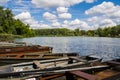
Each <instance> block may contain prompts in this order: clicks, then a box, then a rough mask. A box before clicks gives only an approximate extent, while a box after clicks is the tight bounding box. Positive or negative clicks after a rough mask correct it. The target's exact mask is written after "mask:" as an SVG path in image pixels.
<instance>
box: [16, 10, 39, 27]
mask: <svg viewBox="0 0 120 80" xmlns="http://www.w3.org/2000/svg"><path fill="white" fill-rule="evenodd" d="M14 18H15V19H20V20H21V21H22V22H23V23H25V24H29V25H30V27H31V28H35V27H39V23H38V21H36V20H34V19H33V18H32V16H31V14H30V13H29V12H22V13H20V14H18V15H16V16H15V17H14Z"/></svg>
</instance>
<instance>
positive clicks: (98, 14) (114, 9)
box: [85, 2, 120, 28]
mask: <svg viewBox="0 0 120 80" xmlns="http://www.w3.org/2000/svg"><path fill="white" fill-rule="evenodd" d="M85 14H87V15H92V16H93V17H91V18H89V19H88V20H87V21H88V22H89V23H90V24H92V26H94V28H98V27H108V26H115V25H117V24H118V23H119V22H120V6H119V5H114V3H112V2H103V3H102V4H99V5H97V6H94V7H92V8H90V9H89V10H86V11H85Z"/></svg>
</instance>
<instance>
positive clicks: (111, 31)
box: [34, 25, 120, 37]
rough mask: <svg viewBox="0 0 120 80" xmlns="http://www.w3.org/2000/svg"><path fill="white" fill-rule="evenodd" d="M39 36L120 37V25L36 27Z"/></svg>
mask: <svg viewBox="0 0 120 80" xmlns="http://www.w3.org/2000/svg"><path fill="white" fill-rule="evenodd" d="M34 31H35V34H36V35H37V36H96V37H120V25H117V26H113V27H106V28H98V29H96V30H87V31H86V30H80V29H75V30H70V29H66V28H54V29H36V30H34Z"/></svg>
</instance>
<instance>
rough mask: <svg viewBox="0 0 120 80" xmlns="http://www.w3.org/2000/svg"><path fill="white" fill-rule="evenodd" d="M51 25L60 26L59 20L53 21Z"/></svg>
mask: <svg viewBox="0 0 120 80" xmlns="http://www.w3.org/2000/svg"><path fill="white" fill-rule="evenodd" d="M52 26H53V27H60V26H61V24H60V23H59V22H54V23H52Z"/></svg>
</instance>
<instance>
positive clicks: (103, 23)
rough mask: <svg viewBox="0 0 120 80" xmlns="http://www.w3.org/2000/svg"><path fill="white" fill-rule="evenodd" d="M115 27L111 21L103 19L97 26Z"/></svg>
mask: <svg viewBox="0 0 120 80" xmlns="http://www.w3.org/2000/svg"><path fill="white" fill-rule="evenodd" d="M115 25H116V23H114V22H113V21H112V20H111V19H104V20H102V21H101V22H100V24H99V26H100V27H111V26H115Z"/></svg>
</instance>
